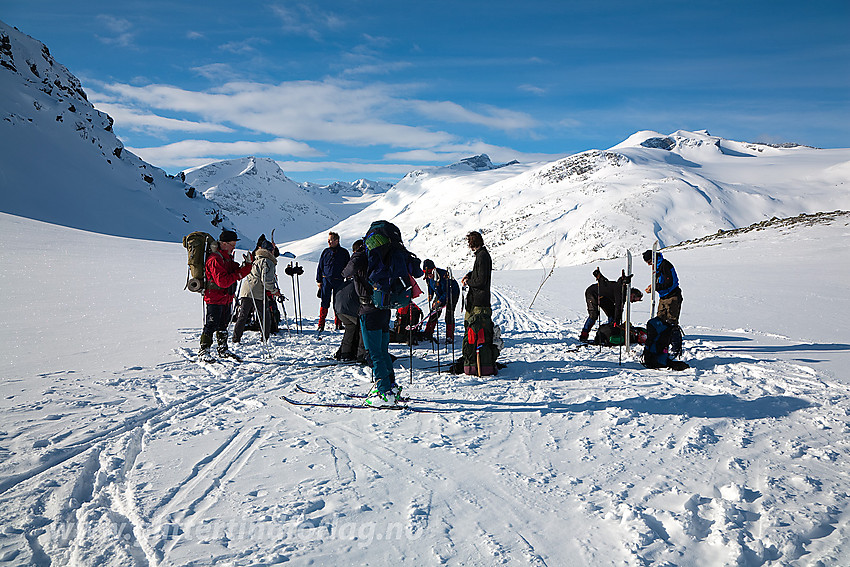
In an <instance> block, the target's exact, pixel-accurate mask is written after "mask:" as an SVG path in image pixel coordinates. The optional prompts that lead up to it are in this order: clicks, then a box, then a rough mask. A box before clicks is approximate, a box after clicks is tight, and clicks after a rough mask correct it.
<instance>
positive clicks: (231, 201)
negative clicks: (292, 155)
mask: <svg viewBox="0 0 850 567" xmlns="http://www.w3.org/2000/svg"><path fill="white" fill-rule="evenodd" d="M179 177H180V178H181V179H184V180H185V181H186V183H188V184H189V185H191V186H192V187H194V188H195V189H196V190H198V191H200V192H202V193H203V195H204V197H205V198H207V199H209V200H210V201H212V202H214V203H215V204H216V205H218V206H219V207H221V209H222V210H223V211H225V213H226V214H227V216H228V218H229V219H230V220H231V221H232V223H233V225H234V226H235V227H236V230H237V232H239V233H240V234H243V235H245V236H247V237H248V238H249V239H255V238H256V237H257V236H259V235H260V234H261V233H264V232H265V233H266V234H267V235H268V234H270V231H271V230H272V229H277V232H276V234H275V237H276V238H279V239H298V238H303V237H305V236H309V235H312V234H314V233H315V232H316V228H317V226H319V227H321V226H330V225H332V224H334V223H335V222H337V221H339V220H340V216H339V215H337V214H336V213H334V212H333V211H331V210H330V209H329V208H328V207H327V206H325V205H324V204H323V203H321V202H320V201H318V200H316V199H314V198H313V197H312V196H311V194H310V193H309V192H308V191H306V190H305V189H304V188H303V187H302V186H301V185H299V184H298V183H296V182H295V181H292V180H291V179H289V178H288V177H287V176H286V175H285V174H284V172H283V170H282V169H281V168H280V166H279V165H278V164H277V162H276V161H274V160H273V159H271V158H263V157H254V156H249V157H244V158H238V159H231V160H224V161H218V162H214V163H211V164H208V165H204V166H201V167H195V168H192V169H188V170H186V171H183V172H181V173H180V175H179Z"/></svg>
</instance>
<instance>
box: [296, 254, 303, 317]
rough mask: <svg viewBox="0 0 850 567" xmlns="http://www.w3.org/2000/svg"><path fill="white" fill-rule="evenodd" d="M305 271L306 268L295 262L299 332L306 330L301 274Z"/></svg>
mask: <svg viewBox="0 0 850 567" xmlns="http://www.w3.org/2000/svg"><path fill="white" fill-rule="evenodd" d="M303 273H304V268H302V267H301V266H299V265H298V262H295V281H296V283H297V287H298V332H299V333H303V332H304V327H303V325H302V323H303V316H304V311H302V310H301V274H303Z"/></svg>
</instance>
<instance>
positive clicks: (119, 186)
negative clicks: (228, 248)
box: [0, 22, 226, 241]
mask: <svg viewBox="0 0 850 567" xmlns="http://www.w3.org/2000/svg"><path fill="white" fill-rule="evenodd" d="M0 93H2V96H0V197H2V198H0V210H2V211H4V212H8V213H13V214H16V215H21V216H25V217H28V218H33V219H40V220H44V221H49V222H54V223H59V224H62V225H66V226H71V227H76V228H82V229H86V230H90V231H94V232H100V233H104V234H113V235H118V236H132V237H138V238H147V239H155V240H170V241H175V240H180V239H181V238H182V236H183V235H184V234H186V233H187V232H190V231H191V230H207V231H210V232H214V231H215V232H217V231H218V228H216V226H214V224H213V223H215V225H218V227H219V228H221V227H223V226H225V225H226V219H225V218H224V215H222V213H221V211H220V210H219V209H218V207H217V206H216V205H215V204H214V203H212V202H210V201H207V200H206V199H204V198H203V197H202V196H197V197H196V198H189V197H188V196H187V194H186V191H187V190H188V189H189V187H188V186H187V185H185V184H184V183H182V182H181V181H179V180H177V179H174V178H171V177H169V176H168V175H167V174H166V173H165V172H164V171H162V170H160V169H159V168H156V167H154V166H152V165H150V164H148V163H145V162H144V161H142V160H141V159H139V158H138V157H137V156H135V155H133V154H132V153H131V152H128V151H127V150H125V149H124V147H123V144H122V143H121V141H120V140H118V139H117V138H116V137H115V134H114V132H113V131H112V119H111V118H110V117H109V116H107V115H106V114H104V113H102V112H99V111H98V110H95V109H94V107H93V106H92V105H91V104H90V103H89V102H88V100H87V99H86V94H85V92H84V91H83V89H82V87H81V85H80V82H79V80H78V79H77V78H76V77H74V76H73V75H72V74H71V73H70V72H69V71H68V70H67V69H66V68H65V67H64V66H62V65H61V64H60V63H59V62H57V61H55V60H54V59H53V57H52V56H51V55H50V52H49V50H48V49H47V47H46V46H45V45H44V44H42V43H41V42H39V41H36V40H35V39H33V38H31V37H29V36H27V35H25V34H23V33H21V32H19V31H17V30H16V29H14V28H12V27H11V26H8V25H7V24H5V23H3V22H0Z"/></svg>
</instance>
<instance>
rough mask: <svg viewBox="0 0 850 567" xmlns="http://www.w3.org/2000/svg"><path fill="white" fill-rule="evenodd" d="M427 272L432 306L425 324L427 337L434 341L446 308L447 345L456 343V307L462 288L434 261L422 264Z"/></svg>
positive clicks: (429, 299) (426, 261)
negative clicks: (435, 330)
mask: <svg viewBox="0 0 850 567" xmlns="http://www.w3.org/2000/svg"><path fill="white" fill-rule="evenodd" d="M422 269H423V270H424V271H425V281H426V282H427V284H428V302H429V303H430V305H431V313H430V316H429V317H428V321H427V323H425V335H427V336H428V337H429V338H430V339H432V340H433V336H434V329H435V328H437V322H438V321H439V320H440V315H441V314H442V312H443V307H445V308H446V343H450V342H452V341H454V333H455V306H456V305H457V301H458V298H459V297H460V286H459V285H458V284H457V280H455V279H454V278H451V277H449V273H448V271H447V270H443V269H441V268H438V267H436V266H435V265H434V262H433V260H425V261H424V262H422Z"/></svg>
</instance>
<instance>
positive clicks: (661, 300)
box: [643, 250, 682, 358]
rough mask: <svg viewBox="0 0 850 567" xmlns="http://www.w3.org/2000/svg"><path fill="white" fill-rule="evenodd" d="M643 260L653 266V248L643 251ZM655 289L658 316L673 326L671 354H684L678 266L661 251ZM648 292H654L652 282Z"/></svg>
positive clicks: (656, 264)
mask: <svg viewBox="0 0 850 567" xmlns="http://www.w3.org/2000/svg"><path fill="white" fill-rule="evenodd" d="M643 261H644V262H646V264H647V265H648V266H649V267H652V250H646V251H645V252H644V253H643ZM655 291H656V292H657V293H658V311H657V312H656V316H657V317H658V318H659V319H661V320H663V321H665V322H666V323H667V324H668V325H670V326H671V327H672V328H673V334H672V336H671V339H670V350H671V352H670V356H672V357H673V358H678V357H680V356H681V355H682V329H681V328H680V327H679V315H680V314H681V312H682V289H681V288H680V287H679V276H678V275H676V268H674V267H673V264H672V263H670V261H669V260H666V259H665V258H664V256H662V255H661V253H660V252H656V254H655ZM646 292H647V293H651V292H652V284H650V285H648V286H646Z"/></svg>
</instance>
